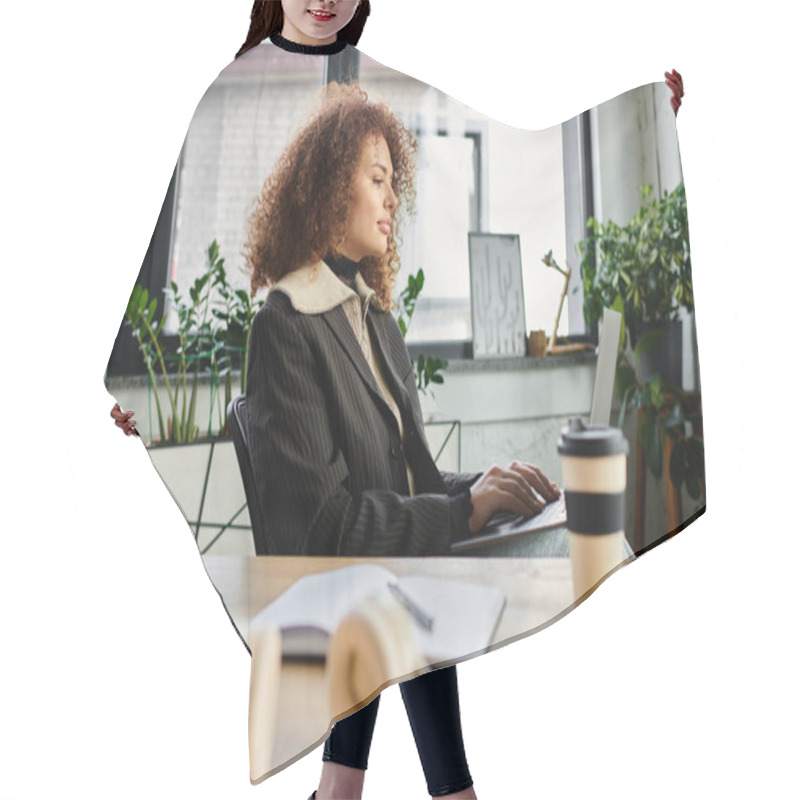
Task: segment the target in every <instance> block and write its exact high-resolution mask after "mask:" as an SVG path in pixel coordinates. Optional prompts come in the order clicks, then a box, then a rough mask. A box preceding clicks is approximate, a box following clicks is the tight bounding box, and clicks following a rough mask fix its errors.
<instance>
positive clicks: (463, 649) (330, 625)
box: [251, 564, 506, 664]
mask: <svg viewBox="0 0 800 800" xmlns="http://www.w3.org/2000/svg"><path fill="white" fill-rule="evenodd" d="M389 597H391V598H393V602H394V601H396V602H397V603H399V604H400V606H401V607H403V608H405V609H406V611H407V612H408V615H409V619H410V620H411V621H412V626H411V629H412V630H413V631H414V635H415V639H416V642H415V647H416V648H418V649H419V651H420V652H421V653H422V654H423V655H424V656H425V657H426V659H427V661H428V662H429V663H431V664H436V663H440V662H445V661H453V660H455V659H458V658H463V657H464V655H467V654H472V653H478V652H482V651H483V650H485V649H486V648H487V647H488V646H489V645H490V644H491V641H492V636H493V635H494V632H495V629H496V628H497V624H498V622H499V620H500V614H501V613H502V611H503V608H504V607H505V603H506V599H505V595H504V594H503V593H502V592H501V591H500V590H499V589H497V588H496V587H494V586H485V585H482V584H476V583H469V582H465V581H460V580H446V579H443V578H430V577H427V576H423V575H402V576H398V575H395V574H394V573H393V572H391V571H390V570H388V569H386V568H385V567H382V566H380V565H377V564H356V565H353V566H349V567H342V568H341V569H336V570H332V571H330V572H322V573H318V574H315V575H307V576H305V577H303V578H301V579H300V580H298V581H297V582H296V583H295V584H294V585H293V586H292V587H291V588H289V589H288V590H287V591H285V592H284V593H283V594H282V595H280V596H279V597H277V598H276V599H275V600H273V602H272V603H270V604H269V605H268V606H267V607H266V608H265V609H263V610H262V611H261V612H260V613H259V614H258V615H257V616H256V617H255V618H254V620H253V622H252V623H251V625H253V626H258V625H259V624H262V623H269V624H272V625H274V626H276V627H278V628H280V630H281V633H282V638H283V658H284V659H288V660H293V659H299V660H303V661H314V660H324V659H325V656H326V653H327V649H328V642H329V639H330V636H331V635H332V634H333V632H334V631H335V630H336V628H337V626H338V625H339V623H340V622H341V621H342V619H343V618H344V617H345V616H346V615H347V614H348V613H349V612H350V611H352V610H353V609H355V608H357V607H358V606H359V605H360V604H362V603H364V602H365V601H369V600H370V599H372V600H382V599H386V598H389Z"/></svg>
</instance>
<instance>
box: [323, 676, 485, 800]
mask: <svg viewBox="0 0 800 800" xmlns="http://www.w3.org/2000/svg"><path fill="white" fill-rule="evenodd" d="M400 692H401V693H402V695H403V702H404V703H405V706H406V713H407V714H408V721H409V722H410V723H411V730H412V732H413V734H414V741H415V742H416V744H417V751H418V752H419V758H420V761H421V762H422V770H423V772H424V773H425V781H426V782H427V784H428V792H429V793H430V795H431V796H432V797H438V796H441V795H445V794H450V793H452V792H459V791H461V790H462V789H468V788H469V787H470V786H472V778H471V776H470V774H469V767H468V766H467V757H466V754H465V753H464V740H463V738H462V735H461V714H460V710H459V705H458V682H457V680H456V668H455V667H446V668H445V669H437V670H434V671H433V672H426V673H425V674H424V675H420V676H419V677H418V678H414V679H413V680H410V681H405V682H403V683H401V684H400ZM380 699H381V697H380V695H378V696H377V697H376V698H375V699H374V700H373V701H372V702H371V703H370V704H369V705H368V706H365V707H364V708H362V709H361V710H360V711H357V712H356V713H355V714H351V715H350V716H349V717H345V718H344V719H343V720H341V721H339V722H337V723H336V724H335V725H334V726H333V729H332V730H331V735H330V736H329V737H328V740H327V741H326V742H325V749H324V751H323V753H322V760H323V761H333V762H334V763H336V764H343V765H344V766H346V767H354V768H355V769H366V768H367V760H368V758H369V748H370V745H371V744H372V733H373V731H374V730H375V719H376V718H377V716H378V704H379V701H380Z"/></svg>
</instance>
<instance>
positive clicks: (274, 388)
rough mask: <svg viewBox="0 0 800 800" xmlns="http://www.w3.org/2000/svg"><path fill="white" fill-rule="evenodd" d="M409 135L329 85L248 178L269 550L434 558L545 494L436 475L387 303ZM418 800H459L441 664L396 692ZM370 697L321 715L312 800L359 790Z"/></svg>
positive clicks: (520, 471)
mask: <svg viewBox="0 0 800 800" xmlns="http://www.w3.org/2000/svg"><path fill="white" fill-rule="evenodd" d="M415 151H416V142H415V140H414V138H413V136H412V135H411V133H410V132H409V131H408V130H406V129H405V128H404V127H403V125H402V124H401V123H400V121H399V120H398V119H397V118H396V117H395V115H394V114H393V113H392V112H391V110H390V109H389V108H388V107H387V106H386V105H384V104H382V103H375V102H370V101H369V99H368V98H367V95H366V94H365V93H364V92H363V91H362V90H361V89H360V88H359V87H358V86H346V87H341V86H337V85H335V84H332V85H329V87H328V88H327V92H326V95H325V97H324V99H323V101H322V103H321V105H320V107H319V109H318V110H317V111H316V113H314V114H313V116H312V117H311V119H310V120H309V121H308V122H307V123H306V124H305V125H304V126H303V127H302V128H301V129H300V131H299V132H298V133H297V134H296V135H295V136H294V138H293V139H292V141H291V143H290V144H289V145H288V147H287V148H286V150H285V151H284V153H283V154H282V156H281V157H280V158H279V160H278V162H277V165H276V167H275V169H274V171H273V172H272V174H271V175H270V176H269V177H268V178H267V180H266V182H265V183H264V187H263V190H262V192H261V195H260V197H259V198H258V200H257V201H256V204H255V209H254V211H253V213H252V216H251V218H250V227H249V235H248V239H247V244H246V255H247V266H248V268H249V270H250V274H251V284H252V289H253V291H254V292H255V291H256V290H257V289H259V288H261V287H264V286H267V287H269V289H270V291H269V294H268V296H267V300H266V302H265V304H264V306H263V307H262V309H261V310H260V311H259V313H258V314H257V316H256V318H255V320H254V322H253V326H252V330H251V335H250V351H249V362H248V382H247V391H246V396H247V412H248V424H249V439H250V454H251V460H252V464H253V471H254V473H255V482H256V485H257V486H258V491H259V496H260V501H261V502H260V505H261V509H262V516H264V518H265V519H266V520H267V528H268V530H269V551H270V552H272V553H276V554H297V555H301V554H302V555H341V556H401V555H417V556H420V555H446V554H448V553H449V552H450V544H451V543H452V542H453V541H457V540H460V539H465V538H467V537H469V535H470V534H471V533H473V534H474V533H475V532H477V531H478V530H479V529H480V528H481V527H482V526H483V524H484V523H485V522H486V520H487V519H488V518H489V516H491V514H493V513H494V512H495V511H497V510H501V509H504V510H510V511H513V512H514V513H518V514H525V515H532V514H534V513H537V512H538V511H540V510H541V508H542V507H543V504H544V501H550V500H554V499H555V498H556V497H557V496H558V490H557V488H556V487H555V484H553V483H551V482H550V481H549V480H548V479H547V478H545V476H544V475H543V474H542V472H541V471H540V470H539V469H537V468H536V467H533V466H532V465H528V464H520V463H516V462H515V463H514V464H512V465H511V466H509V467H508V468H506V469H503V468H499V467H492V469H490V470H488V471H487V472H486V473H484V474H477V475H455V474H450V473H441V472H439V470H438V469H437V467H436V465H435V463H434V460H433V457H432V456H431V454H430V451H429V449H428V445H427V442H426V440H425V433H424V426H423V421H422V413H421V409H420V404H419V397H418V394H417V389H416V383H415V379H414V373H413V369H412V365H411V361H410V359H409V356H408V352H407V350H406V347H405V344H404V342H403V337H402V334H401V332H400V329H399V327H398V325H397V323H396V321H395V320H394V318H393V316H392V314H391V313H390V309H391V306H392V288H393V281H394V276H395V274H396V272H397V269H398V266H399V265H398V254H397V238H398V225H399V222H400V220H401V218H402V217H404V216H406V215H407V214H408V213H410V212H411V211H412V209H413V201H414V156H415ZM401 691H402V693H403V698H404V700H405V703H406V708H407V710H408V713H409V718H410V720H411V726H412V730H413V731H414V735H415V738H416V741H417V745H418V749H419V753H420V757H421V760H422V763H423V769H424V771H425V775H426V779H427V782H428V789H429V792H430V794H431V796H434V797H440V796H447V797H454V798H456V797H457V798H461V797H464V798H467V797H474V796H475V795H474V792H473V790H472V788H471V786H472V780H471V778H470V775H469V770H468V768H467V763H466V758H465V756H464V748H463V742H462V738H461V728H460V721H459V712H458V692H457V686H456V673H455V667H450V668H447V669H442V670H436V671H434V672H431V673H428V674H426V675H424V676H422V677H419V678H416V679H414V680H412V681H408V682H406V683H403V684H402V685H401ZM378 702H379V698H376V699H375V700H374V701H373V702H372V703H371V704H370V705H368V706H367V707H365V708H364V709H362V710H361V711H359V712H357V713H355V714H353V715H351V716H350V717H347V718H346V719H344V720H342V721H340V722H338V723H337V724H336V725H335V726H334V728H333V731H332V733H331V736H330V738H329V739H328V741H327V743H326V746H325V752H324V756H323V758H324V761H325V764H324V767H323V773H322V781H321V783H320V788H319V790H318V794H317V798H318V800H325V799H326V798H329V797H358V796H360V792H361V786H362V784H363V779H364V770H365V769H366V766H367V755H368V752H369V744H370V741H371V737H372V730H373V727H374V724H375V716H376V714H377V709H378Z"/></svg>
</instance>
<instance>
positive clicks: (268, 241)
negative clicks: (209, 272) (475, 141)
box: [244, 83, 417, 311]
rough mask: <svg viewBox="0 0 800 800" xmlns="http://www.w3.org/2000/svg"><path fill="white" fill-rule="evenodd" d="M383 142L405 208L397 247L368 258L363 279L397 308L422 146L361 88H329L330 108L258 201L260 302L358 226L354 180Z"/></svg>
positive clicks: (253, 250)
mask: <svg viewBox="0 0 800 800" xmlns="http://www.w3.org/2000/svg"><path fill="white" fill-rule="evenodd" d="M375 136H383V138H384V139H385V140H386V144H387V145H388V147H389V153H390V155H391V158H392V166H393V169H394V173H393V175H392V189H393V191H394V193H395V195H396V196H397V207H396V209H395V212H394V215H393V219H392V231H391V234H390V236H389V246H388V248H387V250H386V253H385V255H384V256H382V257H368V258H365V259H363V260H362V261H361V262H360V263H361V274H362V276H363V277H364V280H365V282H366V283H367V285H368V286H369V287H370V288H371V289H373V290H374V291H375V293H376V294H377V295H378V300H379V302H380V304H381V307H382V308H383V309H384V310H385V311H388V310H389V309H390V308H392V305H393V301H392V287H393V285H394V278H395V275H396V274H397V270H398V269H399V268H400V259H399V256H398V252H397V246H398V242H399V234H398V229H399V227H400V224H401V222H402V220H403V219H404V218H405V217H406V216H407V215H410V214H412V213H413V212H414V201H415V199H416V192H415V188H414V172H415V165H416V152H417V141H416V139H415V138H414V136H413V134H412V133H411V131H409V130H408V129H407V128H405V127H404V125H403V124H402V123H401V122H400V120H399V119H398V118H397V117H396V116H395V115H394V113H393V112H392V110H391V109H390V108H389V107H388V106H387V105H386V104H385V103H382V102H372V101H370V100H369V99H368V97H367V94H366V92H365V91H364V90H363V89H362V88H361V87H360V86H358V85H357V84H350V85H345V86H340V85H339V84H336V83H330V84H328V86H327V88H326V89H323V96H322V102H321V104H320V105H319V107H318V109H317V110H316V111H315V112H314V113H312V115H311V117H310V119H309V120H308V121H307V122H306V123H305V125H303V127H302V128H301V129H300V130H299V131H298V132H297V133H296V134H295V135H294V137H293V138H292V140H291V142H290V143H289V145H288V147H287V148H286V149H285V150H284V151H283V154H282V155H281V156H280V158H279V159H278V161H277V163H276V165H275V168H274V169H273V171H272V173H271V174H270V175H269V177H268V178H267V179H266V181H265V182H264V186H263V188H262V190H261V194H260V195H259V196H258V197H257V198H256V199H255V201H254V208H253V211H252V213H251V215H250V220H249V225H248V232H247V240H246V242H245V248H244V249H245V266H246V268H247V269H248V271H249V272H250V286H251V289H252V292H253V294H255V292H256V291H257V290H258V289H260V288H261V287H263V286H271V285H273V284H274V283H276V282H277V281H278V280H280V279H281V278H282V277H283V276H284V275H286V274H288V273H289V272H292V271H293V270H296V269H298V268H299V267H301V266H303V265H305V264H310V263H315V262H317V261H319V260H320V259H322V258H325V256H327V255H329V254H330V253H331V251H332V250H333V249H334V247H335V246H336V244H337V243H339V242H341V241H343V240H344V238H345V236H346V234H347V231H348V229H349V227H350V224H351V219H352V208H353V203H354V196H353V178H354V176H355V174H356V170H357V166H358V164H359V162H360V159H361V153H362V148H363V146H364V144H365V142H366V141H367V140H369V139H370V138H373V137H375Z"/></svg>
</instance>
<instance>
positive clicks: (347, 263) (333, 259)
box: [323, 253, 360, 288]
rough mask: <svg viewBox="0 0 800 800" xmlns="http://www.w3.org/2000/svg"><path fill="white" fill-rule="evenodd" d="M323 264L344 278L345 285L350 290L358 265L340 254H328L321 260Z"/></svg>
mask: <svg viewBox="0 0 800 800" xmlns="http://www.w3.org/2000/svg"><path fill="white" fill-rule="evenodd" d="M323 260H324V261H325V263H326V264H327V265H328V266H329V267H330V268H331V271H332V272H333V273H334V274H335V275H338V276H339V277H340V278H344V279H345V281H346V282H347V285H348V286H350V287H351V288H352V286H353V281H354V280H355V279H356V273H357V272H358V270H359V267H360V264H359V263H358V262H356V261H353V260H352V259H350V258H348V257H347V256H343V255H342V254H341V253H330V254H329V255H327V256H325V258H324V259H323Z"/></svg>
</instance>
